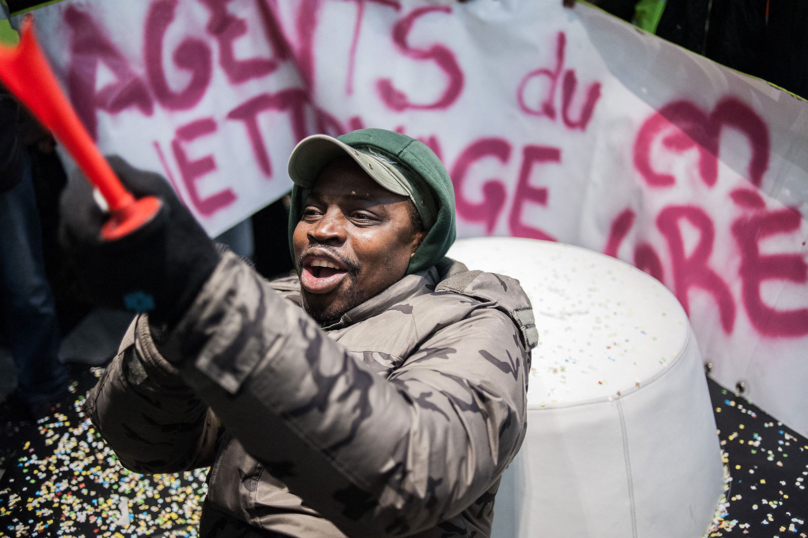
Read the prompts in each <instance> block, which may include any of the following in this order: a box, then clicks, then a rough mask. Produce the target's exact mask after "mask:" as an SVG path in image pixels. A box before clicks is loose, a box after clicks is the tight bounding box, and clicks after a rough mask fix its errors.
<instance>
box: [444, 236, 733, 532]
mask: <svg viewBox="0 0 808 538" xmlns="http://www.w3.org/2000/svg"><path fill="white" fill-rule="evenodd" d="M449 256H450V257H451V258H454V259H456V260H459V261H462V262H463V263H465V264H466V265H467V266H468V267H469V269H481V270H484V271H490V272H495V273H501V274H505V275H508V276H511V277H514V278H516V279H518V280H519V281H520V283H521V284H522V287H523V288H524V289H525V291H526V292H527V294H528V296H529V297H530V300H531V302H532V303H533V310H534V313H535V316H536V326H537V327H538V329H539V338H540V341H539V345H538V347H536V349H534V350H533V356H532V368H531V372H530V385H529V389H528V429H527V436H526V438H525V442H524V444H523V446H522V449H521V451H520V452H519V455H518V456H517V457H516V459H515V460H514V462H513V463H512V464H511V466H510V467H509V469H508V470H507V471H506V473H505V476H504V477H503V481H502V486H501V488H500V492H499V494H498V495H497V502H496V505H495V517H494V529H493V533H492V536H494V537H495V538H513V537H516V536H518V537H524V538H545V537H546V538H557V537H558V538H583V537H597V538H660V537H664V538H699V537H701V536H703V535H704V534H705V533H706V532H707V530H708V528H709V526H710V524H711V522H712V519H713V516H714V515H715V512H716V508H717V507H718V504H719V499H720V497H721V494H722V492H723V484H724V482H723V464H722V461H721V452H720V448H719V444H718V436H717V434H716V426H715V419H714V417H713V413H712V405H711V403H710V398H709V394H708V390H707V382H706V379H705V376H704V371H703V366H702V361H701V356H700V354H699V350H698V346H697V345H696V341H695V338H694V336H693V332H692V330H691V328H690V324H689V323H688V319H687V316H686V315H685V312H684V310H683V309H682V307H681V305H680V304H679V302H678V301H677V300H676V298H675V297H674V296H673V294H671V293H670V292H669V291H668V290H667V289H666V288H665V287H664V286H663V285H662V284H661V283H659V282H658V281H657V280H655V279H653V278H652V277H650V276H648V275H646V274H645V273H643V272H642V271H640V270H638V269H636V268H634V267H632V266H631V265H628V264H626V263H624V262H621V261H619V260H616V259H614V258H611V257H608V256H604V255H602V254H598V253H596V252H592V251H589V250H586V249H583V248H579V247H574V246H570V245H564V244H559V243H550V242H545V241H536V240H531V239H516V238H477V239H466V240H462V241H458V242H457V243H455V245H454V246H453V247H452V250H451V251H450V252H449Z"/></svg>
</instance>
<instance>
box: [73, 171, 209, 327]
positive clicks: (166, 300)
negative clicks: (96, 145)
mask: <svg viewBox="0 0 808 538" xmlns="http://www.w3.org/2000/svg"><path fill="white" fill-rule="evenodd" d="M108 160H109V163H110V165H111V166H112V169H113V170H114V171H115V173H116V175H117V176H118V178H119V179H120V180H121V183H123V185H124V186H125V187H126V188H127V189H128V190H129V191H130V192H131V193H132V195H133V196H134V197H135V198H143V197H145V196H156V197H157V198H159V199H160V201H161V202H162V207H161V209H160V211H159V212H158V213H157V215H155V216H154V218H153V219H152V220H151V221H149V222H148V223H146V224H144V225H143V226H141V227H140V228H138V229H136V230H135V231H133V232H131V233H130V234H129V235H126V236H124V237H122V238H120V239H116V240H113V241H109V240H105V239H102V237H101V226H103V224H104V223H105V222H106V221H107V219H109V218H110V217H109V214H106V213H104V212H102V211H101V209H100V208H99V207H98V204H97V203H96V202H95V200H94V199H93V187H92V186H91V185H90V184H89V183H88V182H87V180H86V178H85V177H84V176H83V174H82V173H81V171H77V172H76V173H75V174H73V176H72V177H71V180H70V181H69V182H68V185H67V188H66V189H65V192H64V193H63V194H62V199H61V217H60V225H59V240H60V242H61V245H62V248H63V249H64V251H65V253H66V254H67V256H68V258H69V259H70V260H71V262H72V263H73V265H74V266H75V268H76V272H77V273H78V275H79V277H80V278H81V279H82V280H83V281H84V284H85V285H86V287H87V291H88V292H89V294H90V297H91V298H92V299H93V301H94V302H96V303H97V304H98V305H99V306H105V307H108V308H115V309H125V310H131V311H135V312H149V320H150V322H151V323H152V324H158V325H162V324H165V325H168V326H169V327H171V326H173V324H174V323H176V322H177V321H178V320H179V319H180V317H182V315H183V314H184V313H185V311H186V310H187V309H188V307H189V306H190V305H191V303H192V302H193V301H194V299H195V298H196V296H197V294H198V293H199V290H200V289H201V288H202V285H203V284H204V283H205V281H206V280H207V279H208V278H209V277H210V275H211V274H212V273H213V270H214V269H215V268H216V265H217V264H218V263H219V258H220V257H219V253H218V252H217V250H216V248H215V246H214V243H213V241H211V240H210V238H208V236H207V234H206V233H205V231H204V230H203V229H202V227H201V226H200V225H199V224H198V223H197V222H196V220H195V219H194V217H193V215H191V213H190V212H189V211H188V209H186V208H185V206H184V205H183V204H182V202H180V201H179V199H178V198H177V196H176V195H175V194H174V191H173V190H172V189H171V186H170V185H169V184H168V183H167V182H166V181H165V180H164V179H163V178H162V177H160V176H159V175H157V174H153V173H150V172H143V171H141V170H136V169H135V168H132V167H131V166H130V165H129V164H128V163H126V162H125V161H124V160H123V159H121V158H120V157H110V158H109V159H108Z"/></svg>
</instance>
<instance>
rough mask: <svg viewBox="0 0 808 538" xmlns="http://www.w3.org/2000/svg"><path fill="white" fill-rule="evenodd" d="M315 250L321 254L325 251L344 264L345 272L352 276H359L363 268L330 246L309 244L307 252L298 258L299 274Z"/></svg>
mask: <svg viewBox="0 0 808 538" xmlns="http://www.w3.org/2000/svg"><path fill="white" fill-rule="evenodd" d="M315 248H316V249H317V250H318V251H320V252H323V251H325V252H327V253H328V254H329V255H330V256H333V257H334V258H336V259H338V260H339V261H340V263H342V265H343V266H344V267H345V270H346V271H347V272H348V273H350V274H351V275H354V276H355V275H358V274H359V270H360V269H361V268H362V266H361V265H360V264H359V263H357V262H356V261H354V260H351V259H348V258H346V257H345V256H343V255H342V254H340V253H339V252H337V250H336V249H335V248H334V247H332V246H330V245H323V244H320V243H309V246H308V247H306V250H304V251H303V252H301V253H300V256H299V257H298V258H297V270H298V273H299V272H300V271H301V269H302V268H303V258H304V257H305V256H306V255H307V254H308V253H309V252H311V251H312V250H314V249H315Z"/></svg>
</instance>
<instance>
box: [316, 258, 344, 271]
mask: <svg viewBox="0 0 808 538" xmlns="http://www.w3.org/2000/svg"><path fill="white" fill-rule="evenodd" d="M311 266H312V267H328V268H329V269H337V270H339V267H337V266H336V265H334V264H333V263H331V262H327V261H325V260H314V261H313V262H311Z"/></svg>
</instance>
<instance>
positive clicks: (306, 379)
mask: <svg viewBox="0 0 808 538" xmlns="http://www.w3.org/2000/svg"><path fill="white" fill-rule="evenodd" d="M469 302H470V304H476V305H478V306H479V308H472V309H471V314H470V315H469V316H467V318H466V319H465V320H464V321H462V322H460V323H456V324H452V325H450V326H449V327H446V328H443V329H441V330H437V331H436V332H435V333H434V334H433V335H432V336H431V338H429V339H428V341H427V342H426V343H425V345H424V346H422V348H421V349H420V351H418V352H417V353H416V354H414V355H412V356H411V357H410V358H409V359H408V361H407V363H406V364H405V365H404V366H403V367H402V368H400V369H399V370H398V371H397V372H396V373H395V375H394V376H392V377H391V378H390V379H385V378H384V377H382V376H379V375H377V374H374V373H372V372H371V370H370V369H369V368H368V367H366V366H365V365H364V364H363V363H362V362H361V361H360V360H357V359H355V358H354V357H353V356H351V355H350V354H348V353H347V352H346V351H345V349H343V348H342V346H341V345H339V344H338V343H337V342H335V341H334V340H332V339H331V338H329V337H328V335H327V333H325V332H323V331H322V330H321V329H320V328H319V327H318V326H317V325H316V323H315V322H314V321H313V320H312V319H311V318H310V317H309V316H307V315H306V314H305V313H304V312H303V311H302V310H301V309H299V308H297V307H295V306H293V305H291V304H289V303H288V301H284V300H283V299H281V297H280V296H279V295H278V294H277V293H276V292H274V291H273V290H272V289H271V288H270V287H269V285H268V284H267V283H266V282H264V281H262V279H261V278H260V277H258V276H257V275H255V274H254V273H253V272H252V271H251V270H249V269H248V268H247V267H245V266H244V265H242V264H241V263H240V262H239V261H238V260H237V259H236V258H235V257H234V256H232V255H226V256H225V257H224V258H223V260H222V262H220V264H219V266H218V267H217V269H216V271H215V272H214V274H213V276H212V277H211V279H210V280H209V281H208V282H207V283H206V285H205V286H204V288H203V290H202V292H201V293H200V295H199V297H197V300H196V302H195V303H194V305H193V306H192V307H191V310H190V311H189V313H187V314H186V316H185V317H184V318H183V319H182V320H181V321H180V323H179V325H178V326H177V328H176V329H175V330H174V331H173V332H172V334H171V335H170V336H169V338H168V340H167V341H165V342H162V343H161V346H160V349H161V350H162V351H164V355H165V356H166V357H170V358H171V360H172V362H178V363H180V364H181V366H180V368H181V371H182V375H183V378H184V379H185V380H186V382H187V383H188V384H189V385H190V386H191V387H193V388H194V389H195V390H196V392H197V393H198V394H199V395H200V396H202V398H203V400H205V401H206V402H207V403H208V405H210V407H211V408H212V409H214V410H215V412H216V415H217V416H219V417H220V419H221V421H222V423H223V424H224V425H225V426H226V427H227V429H228V430H229V431H231V432H232V433H233V434H234V435H235V437H237V438H238V439H239V441H240V442H241V444H242V445H243V446H244V448H245V449H246V450H247V452H249V453H250V454H251V455H252V456H253V457H254V458H256V459H257V460H258V461H260V462H261V463H262V464H263V465H264V466H265V467H266V468H267V470H268V471H269V472H270V473H271V474H273V475H274V476H275V477H277V478H279V479H281V480H283V481H284V482H285V483H286V485H287V486H288V487H289V489H290V491H292V492H293V493H295V494H297V495H299V496H300V497H301V498H302V499H303V500H304V501H305V502H306V504H307V505H309V506H311V507H312V508H314V509H316V510H317V511H318V512H320V513H321V514H322V515H323V516H325V517H326V518H328V519H330V520H331V521H333V522H334V523H335V524H336V525H337V526H338V527H340V529H341V530H342V531H343V532H345V533H346V534H348V535H350V536H353V535H361V536H371V535H372V536H377V535H390V536H405V535H409V534H414V533H416V532H418V531H421V530H424V529H427V528H431V527H434V526H435V525H437V524H439V523H440V522H442V521H444V520H446V519H449V518H451V517H453V516H455V515H457V514H458V513H460V512H462V511H463V510H464V509H466V508H467V507H469V505H471V504H472V503H473V502H474V501H475V500H477V499H478V498H480V497H481V496H482V495H483V494H484V493H485V492H486V491H487V490H488V489H489V488H490V487H491V485H492V483H493V482H494V481H495V480H496V479H497V478H498V476H499V475H500V474H501V472H502V471H503V470H504V469H505V467H506V466H507V464H508V463H509V462H510V460H511V459H512V457H513V456H514V455H515V453H516V451H517V450H518V448H519V446H520V444H521V441H522V438H523V435H524V426H525V375H526V371H525V370H526V364H527V357H528V350H527V349H526V348H525V347H524V346H523V345H522V343H521V341H520V339H519V336H518V330H517V328H516V326H515V325H514V323H513V322H512V321H511V320H510V318H509V317H508V316H507V315H505V314H504V313H502V312H500V311H498V310H496V309H494V308H486V307H485V306H486V305H485V304H484V303H482V302H476V301H474V300H471V299H470V300H469Z"/></svg>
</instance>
